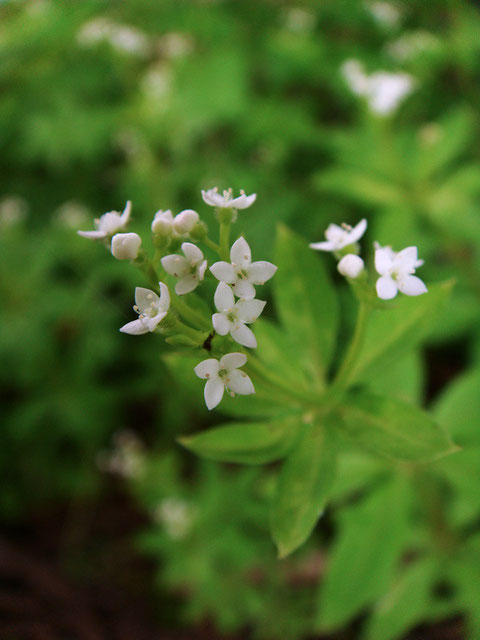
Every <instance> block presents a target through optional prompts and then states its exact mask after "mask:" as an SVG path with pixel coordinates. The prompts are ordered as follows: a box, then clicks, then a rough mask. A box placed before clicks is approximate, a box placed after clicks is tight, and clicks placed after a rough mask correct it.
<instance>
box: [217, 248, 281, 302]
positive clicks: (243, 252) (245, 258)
mask: <svg viewBox="0 0 480 640" xmlns="http://www.w3.org/2000/svg"><path fill="white" fill-rule="evenodd" d="M230 260H231V264H230V263H228V262H223V261H222V262H216V263H215V264H213V265H212V266H211V267H210V271H211V272H212V273H213V275H214V276H215V278H217V280H220V282H226V283H227V284H231V285H232V288H233V291H234V293H235V295H236V296H237V297H238V298H243V299H244V300H252V299H253V298H254V297H255V287H254V286H253V285H255V284H257V285H258V284H264V283H265V282H266V281H267V280H270V278H271V277H272V276H273V275H274V274H275V272H276V270H277V267H276V266H275V265H274V264H272V263H271V262H266V261H264V260H260V261H259V262H253V263H252V253H251V251H250V247H249V246H248V243H247V241H246V240H245V238H239V239H238V240H236V241H235V242H234V243H233V245H232V248H231V249H230Z"/></svg>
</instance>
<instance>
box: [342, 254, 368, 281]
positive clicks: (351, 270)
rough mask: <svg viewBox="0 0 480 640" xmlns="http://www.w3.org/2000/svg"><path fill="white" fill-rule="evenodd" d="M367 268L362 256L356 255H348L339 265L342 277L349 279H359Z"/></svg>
mask: <svg viewBox="0 0 480 640" xmlns="http://www.w3.org/2000/svg"><path fill="white" fill-rule="evenodd" d="M364 267H365V263H364V262H363V260H362V258H360V256H356V255H355V254H354V253H347V255H346V256H343V258H342V259H341V260H340V262H339V263H338V266H337V269H338V270H339V271H340V273H341V274H342V276H345V277H347V278H357V277H358V276H359V275H360V274H361V272H362V271H363V269H364Z"/></svg>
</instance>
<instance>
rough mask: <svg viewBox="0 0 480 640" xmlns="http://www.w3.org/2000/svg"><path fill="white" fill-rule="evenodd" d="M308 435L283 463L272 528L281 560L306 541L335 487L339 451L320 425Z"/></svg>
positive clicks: (308, 430) (313, 426) (311, 429)
mask: <svg viewBox="0 0 480 640" xmlns="http://www.w3.org/2000/svg"><path fill="white" fill-rule="evenodd" d="M304 429H305V432H304V434H303V436H302V437H301V439H300V441H299V442H298V443H297V445H296V446H295V448H294V449H293V450H292V452H291V453H290V455H289V456H288V458H287V460H286V461H285V463H284V466H283V469H282V471H281V472H280V476H279V478H278V484H277V489H276V493H275V497H274V499H273V504H272V512H271V529H272V535H273V539H274V540H275V543H276V545H277V548H278V553H279V556H280V557H281V558H284V557H285V556H287V555H288V554H289V553H291V552H292V551H294V550H295V549H296V548H297V547H299V546H300V545H301V544H303V543H304V542H305V540H306V539H307V538H308V536H309V535H310V533H311V532H312V530H313V528H314V527H315V524H316V523H317V520H318V518H319V517H320V516H321V514H322V513H323V510H324V508H325V504H326V501H327V499H328V496H329V492H330V490H331V487H332V485H333V480H334V477H335V468H336V458H337V456H336V450H335V446H334V442H333V438H332V437H331V435H330V434H329V433H328V432H327V431H326V430H324V429H323V428H322V427H321V426H320V425H318V424H315V425H309V426H305V427H304Z"/></svg>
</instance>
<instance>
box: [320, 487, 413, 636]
mask: <svg viewBox="0 0 480 640" xmlns="http://www.w3.org/2000/svg"><path fill="white" fill-rule="evenodd" d="M408 506H409V494H408V485H407V484H406V483H405V482H404V480H403V479H402V478H395V479H394V480H393V481H390V482H388V483H387V484H383V485H382V486H381V487H380V488H378V489H376V490H375V491H374V492H373V493H372V494H370V495H369V496H368V497H367V498H366V499H365V500H363V501H362V502H361V503H360V504H358V505H356V506H354V507H352V508H350V509H348V510H346V511H344V514H343V517H342V521H341V526H340V528H339V534H338V537H337V539H336V540H335V542H334V545H333V548H332V549H331V553H330V566H329V570H328V573H327V575H326V578H325V580H324V581H323V583H322V585H321V588H320V592H319V597H320V607H319V614H318V619H317V624H318V627H319V628H320V629H322V630H329V629H334V628H336V627H339V626H341V625H343V624H345V623H346V622H347V621H348V620H349V619H350V618H352V617H353V616H355V615H356V614H357V613H359V612H360V611H361V610H362V609H363V608H364V607H366V606H367V605H369V604H371V603H372V602H373V601H374V600H375V599H376V598H377V597H378V596H380V595H381V594H382V593H384V591H385V589H386V587H387V586H388V584H389V583H390V581H391V579H392V575H393V573H394V570H395V565H396V563H397V561H398V559H399V557H400V554H401V553H402V551H403V549H404V547H405V545H406V543H407V541H408Z"/></svg>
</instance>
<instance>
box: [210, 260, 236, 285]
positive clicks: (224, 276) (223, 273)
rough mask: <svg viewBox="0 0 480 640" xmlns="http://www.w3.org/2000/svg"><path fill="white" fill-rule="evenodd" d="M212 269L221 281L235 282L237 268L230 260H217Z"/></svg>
mask: <svg viewBox="0 0 480 640" xmlns="http://www.w3.org/2000/svg"><path fill="white" fill-rule="evenodd" d="M210 271H211V272H212V273H213V275H214V276H215V278H216V279H217V280H220V281H221V282H228V284H232V282H235V277H236V276H235V270H234V268H233V267H232V265H231V264H230V263H229V262H223V261H222V262H215V264H212V266H211V267H210Z"/></svg>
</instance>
